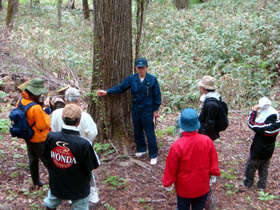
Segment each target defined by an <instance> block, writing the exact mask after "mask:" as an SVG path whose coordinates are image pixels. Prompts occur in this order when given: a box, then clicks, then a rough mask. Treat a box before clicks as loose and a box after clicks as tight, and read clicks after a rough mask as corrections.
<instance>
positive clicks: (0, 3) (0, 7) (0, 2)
mask: <svg viewBox="0 0 280 210" xmlns="http://www.w3.org/2000/svg"><path fill="white" fill-rule="evenodd" d="M2 9H3V6H2V0H0V11H1V10H2Z"/></svg>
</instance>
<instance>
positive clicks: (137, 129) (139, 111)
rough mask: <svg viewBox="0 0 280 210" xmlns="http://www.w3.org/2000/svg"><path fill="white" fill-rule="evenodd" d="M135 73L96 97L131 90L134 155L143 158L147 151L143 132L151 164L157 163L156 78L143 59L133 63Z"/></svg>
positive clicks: (159, 94) (157, 103)
mask: <svg viewBox="0 0 280 210" xmlns="http://www.w3.org/2000/svg"><path fill="white" fill-rule="evenodd" d="M135 68H136V71H137V73H136V74H133V75H130V76H128V77H127V78H125V80H124V81H122V82H121V83H120V84H119V85H117V86H114V87H112V88H110V89H108V90H107V91H105V90H98V92H97V94H98V96H105V95H107V94H108V95H109V94H117V93H123V92H124V91H126V90H127V89H129V88H130V89H131V93H132V95H133V98H132V120H133V127H134V139H135V142H136V150H137V152H136V153H135V155H136V156H137V157H141V156H143V155H144V154H145V153H146V151H147V145H146V141H145V137H144V131H145V134H146V136H147V142H148V151H149V156H150V158H151V162H150V163H151V164H152V165H155V164H156V163H157V155H158V147H157V141H156V135H155V128H154V119H155V118H157V117H158V116H159V114H158V110H159V107H160V104H161V92H160V88H159V84H158V81H157V78H156V77H155V76H153V75H151V74H149V73H147V69H148V62H147V60H146V59H145V58H139V59H137V60H136V61H135Z"/></svg>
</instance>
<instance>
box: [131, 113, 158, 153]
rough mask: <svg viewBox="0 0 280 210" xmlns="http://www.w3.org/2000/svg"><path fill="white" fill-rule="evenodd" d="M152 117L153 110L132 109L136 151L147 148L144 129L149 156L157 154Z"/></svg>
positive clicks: (143, 150) (144, 150) (142, 150)
mask: <svg viewBox="0 0 280 210" xmlns="http://www.w3.org/2000/svg"><path fill="white" fill-rule="evenodd" d="M153 118H154V115H153V112H145V111H135V110H132V120H133V129H134V139H135V143H136V148H137V152H146V150H147V145H146V141H145V135H144V131H145V134H146V136H147V142H148V150H149V156H150V158H156V157H157V155H158V147H157V140H156V135H155V126H154V122H153Z"/></svg>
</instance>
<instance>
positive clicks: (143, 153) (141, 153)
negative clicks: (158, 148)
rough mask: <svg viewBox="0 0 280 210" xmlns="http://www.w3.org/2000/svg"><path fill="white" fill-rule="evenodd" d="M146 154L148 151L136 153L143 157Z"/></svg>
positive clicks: (137, 155)
mask: <svg viewBox="0 0 280 210" xmlns="http://www.w3.org/2000/svg"><path fill="white" fill-rule="evenodd" d="M145 154H147V152H136V153H135V156H136V157H142V156H144V155H145Z"/></svg>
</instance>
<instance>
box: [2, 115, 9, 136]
mask: <svg viewBox="0 0 280 210" xmlns="http://www.w3.org/2000/svg"><path fill="white" fill-rule="evenodd" d="M9 127H10V122H9V120H8V119H5V118H1V119H0V133H4V134H5V133H9Z"/></svg>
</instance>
